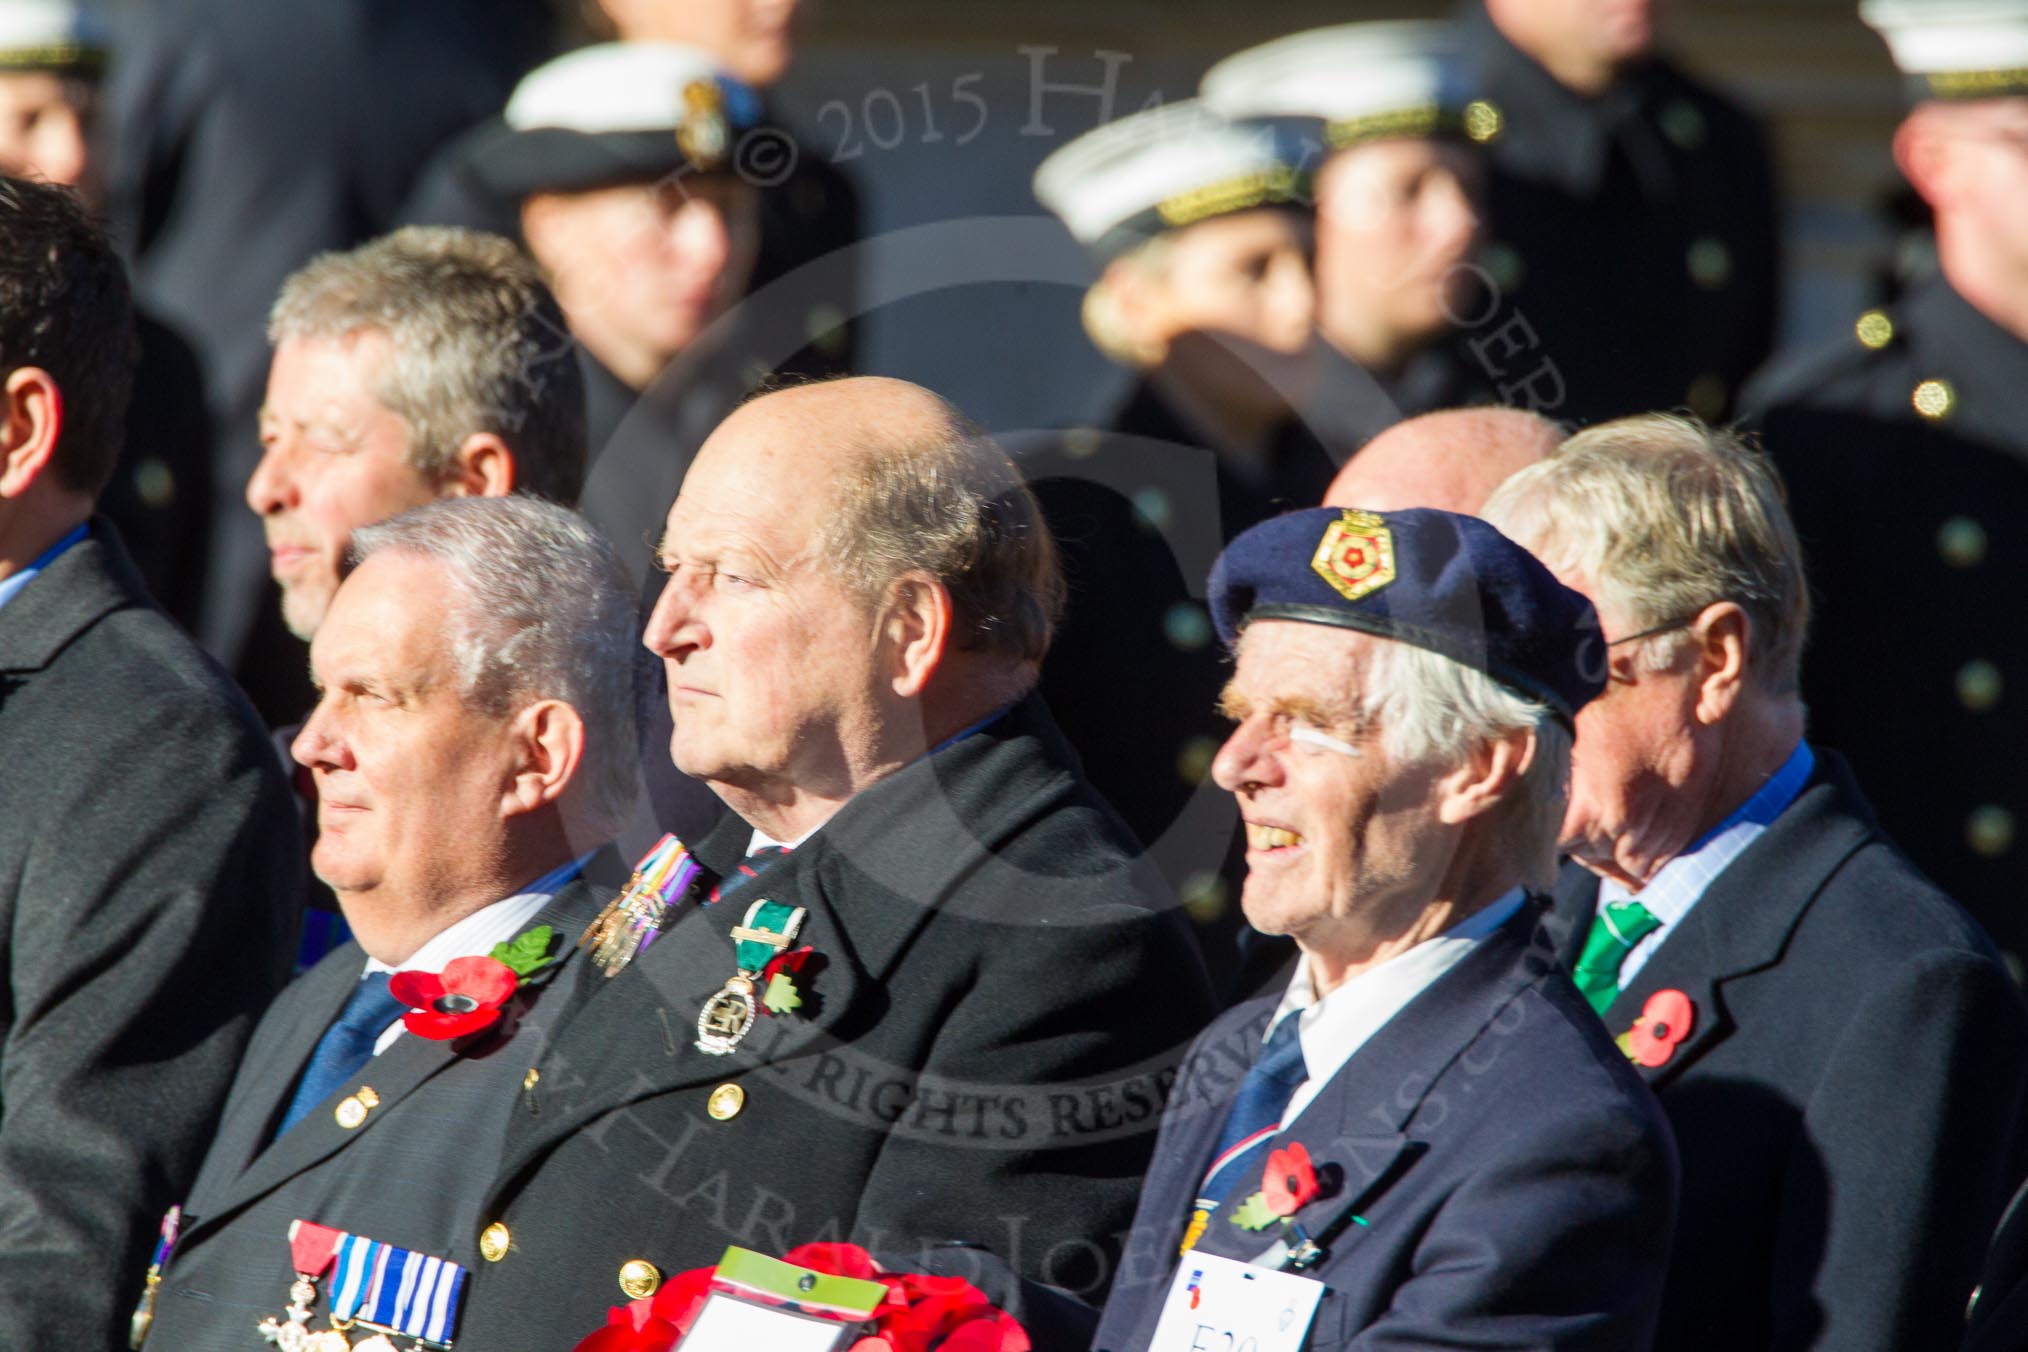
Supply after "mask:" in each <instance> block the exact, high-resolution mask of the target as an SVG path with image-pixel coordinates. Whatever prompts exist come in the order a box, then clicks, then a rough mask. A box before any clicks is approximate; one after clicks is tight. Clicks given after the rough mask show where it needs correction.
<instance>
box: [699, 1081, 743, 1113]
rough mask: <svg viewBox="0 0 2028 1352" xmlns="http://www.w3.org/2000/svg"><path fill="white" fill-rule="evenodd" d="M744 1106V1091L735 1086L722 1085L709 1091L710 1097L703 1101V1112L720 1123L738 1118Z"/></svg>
mask: <svg viewBox="0 0 2028 1352" xmlns="http://www.w3.org/2000/svg"><path fill="white" fill-rule="evenodd" d="M745 1106H746V1090H744V1089H742V1088H740V1087H739V1086H738V1085H736V1084H722V1085H720V1086H718V1088H716V1089H714V1090H712V1091H711V1097H710V1098H708V1099H706V1100H705V1101H704V1111H705V1112H707V1113H710V1114H711V1115H712V1117H713V1118H715V1119H716V1120H718V1121H720V1122H725V1121H728V1120H730V1119H732V1118H735V1117H738V1116H739V1110H740V1109H741V1108H744V1107H745Z"/></svg>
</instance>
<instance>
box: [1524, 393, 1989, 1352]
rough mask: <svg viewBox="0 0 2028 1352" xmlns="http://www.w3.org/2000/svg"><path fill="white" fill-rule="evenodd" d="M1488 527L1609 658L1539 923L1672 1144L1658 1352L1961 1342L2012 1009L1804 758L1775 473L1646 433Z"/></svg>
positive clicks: (1675, 426) (1718, 437)
mask: <svg viewBox="0 0 2028 1352" xmlns="http://www.w3.org/2000/svg"><path fill="white" fill-rule="evenodd" d="M1486 515H1487V517H1488V518H1489V519H1491V520H1493V521H1494V522H1495V523H1497V524H1500V525H1501V526H1502V527H1503V528H1504V529H1507V530H1509V531H1511V532H1512V533H1513V534H1514V536H1515V538H1517V539H1520V540H1523V541H1525V542H1527V543H1529V544H1531V545H1532V546H1533V547H1534V548H1535V549H1536V550H1537V552H1538V553H1540V554H1541V556H1542V557H1543V558H1544V560H1546V561H1547V562H1548V563H1549V564H1550V566H1551V567H1552V568H1554V569H1556V570H1557V572H1558V573H1559V575H1560V576H1562V577H1564V578H1566V579H1567V580H1568V581H1569V582H1570V583H1571V585H1573V586H1575V587H1577V588H1578V589H1579V590H1580V591H1583V592H1585V593H1587V594H1588V595H1590V596H1591V597H1592V598H1593V600H1594V601H1595V602H1596V603H1597V605H1598V607H1599V614H1600V618H1601V619H1602V620H1603V621H1604V623H1605V625H1606V633H1607V634H1608V635H1609V636H1610V637H1611V640H1612V641H1611V643H1610V644H1609V645H1608V646H1609V648H1610V650H1611V660H1610V663H1609V674H1610V685H1609V686H1608V688H1607V693H1606V694H1605V695H1603V696H1601V697H1600V698H1599V699H1598V700H1597V701H1595V702H1594V703H1592V704H1591V705H1590V706H1588V707H1587V708H1586V710H1585V711H1584V713H1583V714H1582V715H1581V716H1580V717H1579V720H1578V736H1577V760H1576V769H1575V772H1574V775H1573V784H1572V790H1571V808H1570V815H1569V817H1568V819H1567V820H1566V822H1565V825H1564V836H1565V842H1566V845H1567V847H1568V848H1569V850H1570V853H1571V855H1572V856H1573V858H1574V859H1575V860H1576V861H1577V862H1576V863H1573V864H1570V865H1568V866H1567V867H1566V868H1565V870H1564V874H1563V877H1562V879H1561V880H1560V883H1559V885H1558V888H1557V896H1556V918H1557V921H1558V924H1559V927H1560V929H1561V930H1562V932H1563V934H1564V936H1565V938H1564V942H1563V945H1562V948H1563V954H1564V957H1565V960H1566V961H1567V962H1568V963H1569V964H1570V966H1571V968H1572V972H1573V975H1574V977H1575V979H1576V981H1577V984H1578V986H1579V988H1580V989H1581V990H1583V991H1584V992H1585V994H1586V996H1587V998H1588V999H1589V1000H1590V1001H1591V1003H1592V1006H1593V1007H1594V1008H1595V1009H1597V1010H1598V1011H1599V1013H1600V1014H1601V1015H1602V1016H1603V1017H1604V1019H1605V1021H1606V1026H1607V1028H1608V1029H1609V1030H1610V1031H1611V1032H1613V1033H1615V1034H1618V1035H1620V1041H1621V1045H1622V1046H1623V1047H1625V1048H1626V1050H1627V1054H1628V1055H1629V1056H1630V1057H1632V1058H1634V1059H1635V1060H1636V1061H1637V1062H1638V1064H1639V1066H1640V1068H1641V1074H1642V1076H1643V1078H1645V1079H1646V1080H1647V1081H1648V1083H1649V1085H1650V1086H1652V1087H1653V1088H1654V1090H1655V1091H1656V1093H1657V1094H1658V1095H1659V1096H1660V1098H1661V1101H1662V1106H1663V1108H1664V1109H1665V1110H1666V1111H1667V1112H1668V1114H1669V1118H1670V1121H1671V1123H1672V1124H1673V1125H1674V1127H1675V1129H1676V1139H1677V1142H1678V1144H1679V1145H1680V1146H1681V1147H1682V1151H1683V1208H1682V1218H1681V1220H1680V1222H1679V1224H1678V1226H1677V1232H1676V1254H1675V1259H1674V1261H1673V1263H1672V1264H1671V1267H1670V1270H1669V1285H1668V1289H1667V1291H1666V1293H1665V1295H1664V1302H1663V1311H1662V1325H1661V1334H1660V1336H1659V1338H1658V1339H1657V1346H1658V1347H1664V1348H1681V1349H1685V1352H1688V1349H1692V1348H1697V1349H1704V1348H1713V1347H1724V1348H1740V1349H1783V1350H1784V1352H1787V1350H1789V1349H1800V1348H1817V1347H1838V1348H1877V1349H1880V1350H1881V1352H1888V1349H1905V1348H1913V1347H1948V1346H1951V1345H1953V1344H1954V1343H1955V1341H1956V1339H1957V1338H1958V1336H1959V1334H1960V1332H1961V1330H1962V1320H1963V1316H1964V1308H1965V1298H1966V1296H1967V1294H1968V1293H1969V1292H1970V1291H1971V1289H1972V1283H1973V1281H1974V1279H1975V1277H1976V1274H1977V1264H1978V1258H1979V1255H1980V1253H1981V1251H1982V1250H1983V1247H1984V1245H1985V1242H1986V1238H1987V1236H1988V1235H1989V1234H1990V1233H1991V1231H1992V1227H1993V1221H1994V1219H1995V1218H1996V1217H1997V1216H1998V1214H1999V1211H2000V1207H2001V1205H2002V1204H2003V1203H2004V1202H2005V1201H2006V1198H2007V1192H2008V1189H2009V1187H2010V1186H2011V1184H2012V1183H2013V1181H2014V1174H2013V1172H2012V1164H2013V1155H2014V1140H2015V1128H2016V1124H2017V1121H2018V1114H2019V1110H2020V1105H2021V1096H2022V1089H2023V1083H2024V1069H2028V1017H2024V1014H2023V1011H2022V1008H2021V1003H2020V1000H2019V997H2018V996H2017V995H2016V994H2015V992H2014V990H2013V987H2012V985H2011V983H2010V982H2009V981H2008V978H2007V974H2006V972H2005V970H2004V969H2003V968H2002V967H2001V966H2000V963H1999V961H1998V960H1997V958H1996V956H1995V954H1994V951H1993V948H1992V945H1991V942H1990V941H1989V940H1988V939H1987V938H1986V936H1985V935H1984V934H1983V933H1982V932H1981V931H1980V930H1979V928H1978V926H1977V925H1976V924H1974V923H1973V922H1972V921H1971V919H1970V918H1969V917H1968V916H1966V915H1965V913H1964V912H1963V911H1961V910H1960V909H1958V907H1957V906H1956V905H1955V904H1953V903H1952V902H1951V901H1950V899H1949V898H1948V897H1946V896H1944V894H1943V893H1941V892H1940V891H1938V890H1937V889H1936V888H1935V887H1934V886H1933V885H1931V884H1930V883H1929V882H1928V881H1927V880H1926V879H1925V878H1923V877H1922V875H1921V874H1920V873H1918V872H1917V871H1916V870H1915V868H1914V867H1913V866H1912V865H1911V864H1910V863H1909V861H1908V859H1907V858H1906V857H1905V856H1904V855H1902V854H1901V852H1900V851H1899V850H1898V849H1897V848H1895V846H1894V845H1893V844H1892V843H1891V842H1890V841H1889V839H1888V838H1887V837H1886V836H1885V835H1884V834H1882V832H1881V831H1880V830H1879V828H1878V827H1877V826H1876V825H1875V824H1874V821H1873V816H1872V813H1871V812H1870V810H1869V809H1868V808H1867V805H1866V800H1865V798H1864V796H1863V795H1862V794H1861V793H1860V791H1859V787H1858V785H1857V784H1856V783H1855V782H1854V780H1853V778H1852V775H1851V773H1850V772H1849V771H1848V770H1847V768H1846V766H1845V763H1844V761H1843V760H1842V759H1840V758H1839V757H1838V756H1837V755H1836V754H1835V753H1834V752H1831V751H1829V750H1823V749H1818V748H1813V747H1812V746H1811V745H1810V744H1809V743H1808V742H1806V741H1804V740H1803V717H1804V714H1803V705H1802V701H1801V700H1800V698H1799V697H1798V695H1797V678H1798V668H1799V666H1800V659H1801V653H1802V648H1803V637H1804V632H1805V628H1806V625H1807V622H1808V600H1807V593H1806V588H1805V582H1804V575H1803V567H1802V555H1801V551H1800V549H1799V548H1798V546H1797V543H1796V535H1795V530H1794V528H1793V527H1792V526H1791V525H1790V523H1789V519H1788V516H1787V513H1786V511H1785V510H1784V508H1783V505H1782V494H1781V486H1780V483H1779V481H1778V479H1777V478H1776V476H1775V473H1774V470H1773V469H1772V468H1771V466H1770V465H1769V463H1768V462H1767V460H1766V459H1765V458H1764V457H1762V456H1761V455H1760V454H1759V453H1757V452H1755V451H1752V450H1750V449H1748V448H1747V447H1745V446H1744V445H1743V444H1741V443H1740V442H1739V441H1738V440H1737V439H1736V438H1734V437H1733V436H1731V435H1730V434H1726V433H1719V432H1713V431H1710V430H1709V429H1707V428H1705V427H1703V426H1702V425H1700V424H1698V423H1695V422H1693V421H1690V420H1687V419H1683V418H1676V417H1671V416H1666V415H1660V414H1653V415H1647V416H1644V417H1640V418H1629V419H1623V420H1621V421H1618V422H1613V423H1606V424H1602V425H1600V426H1598V427H1596V428H1593V429H1591V430H1589V431H1587V432H1584V433H1581V434H1579V435H1578V436H1577V437H1574V438H1572V439H1571V440H1570V441H1568V442H1566V443H1565V444H1564V445H1563V447H1562V448H1561V449H1559V451H1558V452H1557V453H1556V454H1555V455H1553V456H1551V457H1550V458H1549V459H1547V460H1545V461H1543V462H1542V463H1541V464H1538V465H1535V466H1532V467H1531V468H1529V469H1526V470H1523V471H1522V472H1521V473H1520V474H1518V475H1516V476H1515V477H1514V478H1512V479H1510V480H1508V481H1507V483H1506V484H1504V485H1503V486H1502V487H1501V489H1500V490H1499V492H1498V493H1496V494H1495V495H1494V497H1493V499H1492V501H1491V502H1490V503H1489V504H1488V507H1487V512H1486ZM1883 623H1884V624H1886V625H1888V626H1889V628H1888V629H1887V631H1886V637H1885V638H1884V640H1878V641H1884V642H1886V643H1890V644H1891V643H1896V642H1900V641H1901V639H1900V638H1899V637H1897V636H1896V635H1895V633H1894V630H1893V628H1892V626H1893V624H1894V621H1893V620H1892V618H1891V616H1887V615H1885V614H1884V613H1883ZM1884 716H1886V717H1889V718H1891V717H1894V716H1896V715H1895V714H1894V713H1893V711H1892V710H1888V711H1885V713H1884ZM1921 769H1922V767H1915V771H1914V772H1918V773H1919V772H1920V770H1921ZM1657 1025H1664V1027H1663V1028H1662V1029H1661V1030H1660V1032H1659V1034H1658V1030H1657Z"/></svg>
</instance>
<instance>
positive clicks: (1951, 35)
mask: <svg viewBox="0 0 2028 1352" xmlns="http://www.w3.org/2000/svg"><path fill="white" fill-rule="evenodd" d="M1859 17H1860V18H1861V19H1863V20H1865V21H1866V24H1867V26H1868V27H1870V28H1872V29H1873V30H1874V31H1876V32H1877V33H1879V34H1880V36H1881V37H1883V38H1885V39H1886V40H1887V50H1888V52H1889V53H1890V54H1891V55H1892V56H1893V57H1894V64H1895V65H1896V66H1897V67H1899V68H1900V69H1901V71H1902V73H1903V74H1905V75H1909V76H1913V77H1917V78H1919V79H1921V80H1923V81H1926V82H1927V83H1928V85H1929V86H1930V89H1929V91H1928V92H1931V93H1933V94H1936V95H1938V96H1940V97H1945V98H1977V97H1981V96H1983V95H1989V94H2014V93H2021V92H2023V90H2024V89H2028V0H1861V3H1860V5H1859Z"/></svg>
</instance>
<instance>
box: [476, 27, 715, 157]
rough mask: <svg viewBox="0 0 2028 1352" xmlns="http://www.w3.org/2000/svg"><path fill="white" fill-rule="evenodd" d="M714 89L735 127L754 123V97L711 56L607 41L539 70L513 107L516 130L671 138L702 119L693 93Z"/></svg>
mask: <svg viewBox="0 0 2028 1352" xmlns="http://www.w3.org/2000/svg"><path fill="white" fill-rule="evenodd" d="M711 85H716V86H718V88H719V90H720V95H721V97H722V98H724V100H725V102H726V104H727V109H726V111H727V112H728V113H729V114H730V116H731V121H732V122H733V124H734V125H735V126H738V125H742V124H744V123H747V122H751V121H752V120H753V118H752V112H753V105H754V103H755V102H756V101H755V100H754V96H753V95H752V93H751V92H750V91H748V90H747V89H746V87H745V86H744V85H741V84H740V83H739V82H738V81H737V80H734V79H733V78H732V77H731V76H729V75H727V74H726V73H725V72H724V71H723V70H722V69H721V68H720V67H719V65H718V62H717V61H716V60H714V59H713V58H712V56H711V54H710V53H709V52H706V51H704V50H703V49H701V48H698V47H686V46H682V45H680V44H677V43H673V42H605V43H600V44H598V45H597V46H593V47H580V48H578V49H577V50H576V51H574V52H569V53H566V54H565V55H563V56H559V57H558V58H556V60H554V61H551V62H549V63H547V64H546V65H543V66H539V67H537V68H536V69H535V70H533V71H531V72H529V74H528V75H527V76H526V77H525V78H524V79H523V80H522V81H521V83H520V84H519V85H517V86H516V87H515V89H514V95H513V97H512V98H510V99H508V100H507V111H506V122H507V125H508V126H510V127H512V128H513V129H514V130H516V131H536V130H539V129H542V128H550V127H555V128H561V129H564V130H567V131H575V132H583V133H585V134H586V135H591V136H600V135H606V134H608V133H612V132H631V131H669V130H672V129H674V128H677V127H681V126H683V125H685V123H686V122H688V121H689V120H690V118H692V117H693V116H695V115H696V111H697V110H696V108H695V106H694V105H693V103H692V102H691V100H692V99H693V98H694V95H693V94H692V88H693V86H711Z"/></svg>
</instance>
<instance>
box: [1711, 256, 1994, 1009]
mask: <svg viewBox="0 0 2028 1352" xmlns="http://www.w3.org/2000/svg"><path fill="white" fill-rule="evenodd" d="M2024 389H2028V342H2023V341H2022V340H2021V339H2019V338H2017V337H2015V336H2014V335H2013V334H2011V333H2008V332H2006V331H2005V330H2003V329H2001V328H2000V327H1999V326H1998V325H1996V324H1994V323H1993V322H1992V321H1991V320H1990V319H1988V318H1986V317H1985V316H1984V315H1983V314H1981V313H1980V312H1979V311H1978V310H1976V309H1974V308H1973V307H1972V306H1971V305H1970V304H1969V303H1968V302H1967V301H1966V300H1965V299H1964V298H1963V297H1962V296H1960V295H1958V293H1957V292H1956V291H1954V290H1953V289H1952V288H1951V287H1950V285H1949V284H1948V283H1946V282H1945V281H1943V280H1942V279H1941V278H1939V279H1937V280H1934V281H1932V282H1930V283H1928V284H1926V285H1924V286H1922V287H1920V288H1918V289H1916V290H1915V291H1913V292H1912V293H1911V294H1910V295H1909V296H1908V297H1907V298H1906V299H1905V300H1903V301H1902V302H1901V303H1899V304H1897V305H1896V306H1894V307H1893V308H1892V309H1890V310H1869V311H1868V312H1866V314H1864V315H1863V316H1861V317H1860V319H1859V321H1858V324H1857V326H1856V328H1855V332H1854V335H1853V336H1852V337H1849V338H1845V339H1843V340H1840V341H1839V342H1837V343H1836V344H1834V345H1833V346H1832V347H1831V348H1829V349H1827V350H1824V351H1822V352H1818V353H1815V354H1811V355H1806V356H1804V357H1802V358H1800V359H1798V360H1796V361H1793V362H1787V363H1783V364H1781V365H1778V366H1777V367H1776V368H1775V369H1774V370H1772V371H1771V372H1769V374H1768V375H1767V376H1765V377H1764V378H1762V379H1760V380H1758V381H1756V382H1755V384H1754V385H1753V387H1752V388H1751V389H1750V390H1749V392H1748V396H1747V407H1748V414H1749V418H1750V419H1751V420H1752V421H1753V422H1754V423H1755V424H1756V425H1757V426H1758V428H1759V430H1760V432H1761V434H1762V438H1763V441H1764V443H1765V445H1766V447H1767V449H1768V451H1769V452H1770V453H1771V454H1772V455H1773V456H1774V459H1775V462H1776V463H1777V464H1778V465H1779V466H1780V467H1781V470H1782V473H1783V475H1784V477H1785V478H1786V479H1787V480H1788V486H1789V499H1790V507H1791V511H1792V512H1793V514H1794V517H1795V521H1796V529H1797V531H1798V532H1799V533H1800V534H1801V536H1802V542H1803V549H1804V551H1805V557H1806V559H1807V560H1808V566H1809V569H1810V581H1811V584H1812V588H1811V589H1812V592H1813V594H1814V595H1815V597H1816V598H1817V615H1816V620H1815V623H1814V625H1813V632H1812V635H1811V639H1810V658H1809V661H1808V662H1807V663H1806V664H1805V677H1804V691H1803V693H1804V696H1805V698H1806V699H1807V701H1808V704H1809V708H1810V724H1811V734H1810V735H1811V739H1812V740H1813V741H1817V742H1820V743H1824V744H1827V745H1830V746H1834V747H1837V748H1838V749H1839V750H1841V751H1843V752H1844V753H1845V754H1846V755H1847V756H1848V757H1849V758H1850V760H1851V762H1852V767H1853V769H1854V771H1855V772H1856V773H1857V775H1858V778H1859V781H1860V782H1861V783H1863V784H1864V785H1866V790H1867V793H1868V794H1869V795H1870V796H1871V797H1872V799H1873V801H1874V804H1875V806H1876V808H1877V810H1878V812H1879V814H1880V819H1881V822H1882V824H1883V825H1884V826H1885V827H1886V829H1887V830H1888V832H1889V833H1890V834H1892V835H1893V836H1894V837H1895V839H1896V840H1897V841H1898V842H1899V843H1900V844H1901V845H1902V846H1903V847H1904V848H1905V849H1906V850H1907V851H1908V853H1909V854H1910V856H1911V857H1913V858H1914V860H1915V862H1916V863H1917V864H1918V865H1919V866H1920V867H1921V868H1922V869H1923V871H1924V872H1925V873H1927V874H1929V875H1930V877H1931V878H1933V879H1935V881H1936V882H1937V883H1938V885H1939V886H1941V887H1942V888H1943V890H1944V891H1945V892H1946V893H1948V894H1950V895H1951V896H1952V897H1954V898H1956V899H1957V900H1958V901H1959V902H1960V903H1962V904H1963V905H1964V906H1965V907H1966V908H1967V909H1969V910H1970V911H1971V912H1972V914H1973V915H1974V916H1975V917H1976V918H1977V919H1978V920H1979V921H1980V923H1981V924H1983V925H1984V926H1985V927H1986V929H1987V930H1988V931H1989V932H1990V933H1991V934H1992V935H1993V937H1994V938H1995V939H1996V940H1997V941H1998V942H1999V944H2000V946H2001V948H2002V949H2003V950H2006V951H2007V952H2009V953H2011V954H2013V955H2014V956H2015V958H2016V959H2017V961H2018V959H2019V958H2020V956H2021V955H2023V954H2028V841H2024V840H2022V839H2021V836H2020V827H2021V824H2022V823H2023V822H2024V821H2028V783H2024V781H2023V779H2022V775H2021V766H2020V761H2021V749H2022V748H2023V747H2024V746H2028V685H2024V684H2023V683H2028V630H2024V629H2022V627H2021V626H2020V625H2019V624H2018V623H2016V622H2015V619H2014V617H2013V615H2012V613H2011V611H2010V610H2009V609H2008V601H2007V598H2008V596H2009V595H2011V589H2012V588H2013V587H2014V586H2015V585H2016V583H2017V581H2018V579H2020V578H2021V577H2023V576H2024V575H2028V535H2024V534H2023V532H2022V530H2021V529H2020V523H2021V522H2022V521H2023V520H2028V407H2024V406H2023V404H2022V402H2021V399H2022V391H2023V390H2024ZM2017 686H2021V687H2022V688H2014V687H2017ZM2017 970H2018V969H2017Z"/></svg>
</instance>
